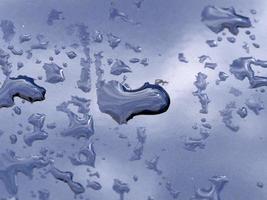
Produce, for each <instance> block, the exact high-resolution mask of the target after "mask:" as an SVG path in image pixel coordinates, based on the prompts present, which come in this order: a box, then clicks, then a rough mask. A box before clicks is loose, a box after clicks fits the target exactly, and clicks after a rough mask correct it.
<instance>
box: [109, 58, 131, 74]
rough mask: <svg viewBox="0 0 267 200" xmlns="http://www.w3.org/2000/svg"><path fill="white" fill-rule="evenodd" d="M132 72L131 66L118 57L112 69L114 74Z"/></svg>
mask: <svg viewBox="0 0 267 200" xmlns="http://www.w3.org/2000/svg"><path fill="white" fill-rule="evenodd" d="M129 72H132V70H131V68H130V67H129V66H128V65H126V64H125V63H124V62H123V61H122V60H119V59H116V61H115V62H114V63H113V65H112V66H111V69H110V73H111V74H112V75H116V76H118V75H121V74H122V73H129Z"/></svg>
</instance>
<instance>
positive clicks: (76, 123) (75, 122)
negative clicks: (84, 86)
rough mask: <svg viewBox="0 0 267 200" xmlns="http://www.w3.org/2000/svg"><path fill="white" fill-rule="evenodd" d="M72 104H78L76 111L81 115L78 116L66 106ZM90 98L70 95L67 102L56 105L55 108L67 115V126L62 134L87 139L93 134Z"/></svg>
mask: <svg viewBox="0 0 267 200" xmlns="http://www.w3.org/2000/svg"><path fill="white" fill-rule="evenodd" d="M70 104H73V105H75V106H78V112H79V113H81V114H82V115H83V116H82V117H79V116H78V115H77V114H76V113H74V112H72V111H71V110H70V109H69V108H68V106H69V105H70ZM89 105H90V100H87V99H84V98H81V97H77V96H72V99H71V100H70V101H67V102H63V103H61V104H60V105H59V106H57V108H56V109H57V110H58V111H61V112H64V113H66V114H67V115H68V118H69V126H68V128H66V129H65V130H63V131H62V132H61V135H62V136H72V137H74V138H80V137H85V138H87V139H89V138H90V137H91V136H92V135H93V134H94V122H93V117H92V116H91V115H89V114H88V113H89Z"/></svg>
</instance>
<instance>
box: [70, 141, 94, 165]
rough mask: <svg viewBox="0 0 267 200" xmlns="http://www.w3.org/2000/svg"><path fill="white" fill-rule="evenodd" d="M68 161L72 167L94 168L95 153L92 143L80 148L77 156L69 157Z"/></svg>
mask: <svg viewBox="0 0 267 200" xmlns="http://www.w3.org/2000/svg"><path fill="white" fill-rule="evenodd" d="M69 159H70V161H71V163H72V164H73V165H88V166H91V167H95V159H96V153H95V150H94V145H93V143H90V144H89V145H87V146H85V147H82V148H81V149H80V150H79V152H78V153H77V154H75V155H73V156H70V157H69Z"/></svg>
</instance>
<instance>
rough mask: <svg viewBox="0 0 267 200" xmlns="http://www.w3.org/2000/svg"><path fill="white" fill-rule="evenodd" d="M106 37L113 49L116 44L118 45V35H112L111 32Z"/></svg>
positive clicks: (119, 40)
mask: <svg viewBox="0 0 267 200" xmlns="http://www.w3.org/2000/svg"><path fill="white" fill-rule="evenodd" d="M107 38H108V43H109V46H110V47H111V48H112V49H115V48H116V47H117V46H119V44H120V42H121V39H120V38H119V37H117V36H115V35H113V34H112V33H108V34H107Z"/></svg>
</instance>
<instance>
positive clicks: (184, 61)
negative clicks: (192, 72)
mask: <svg viewBox="0 0 267 200" xmlns="http://www.w3.org/2000/svg"><path fill="white" fill-rule="evenodd" d="M178 60H179V61H180V62H183V63H188V60H187V59H186V57H185V55H184V53H178Z"/></svg>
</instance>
